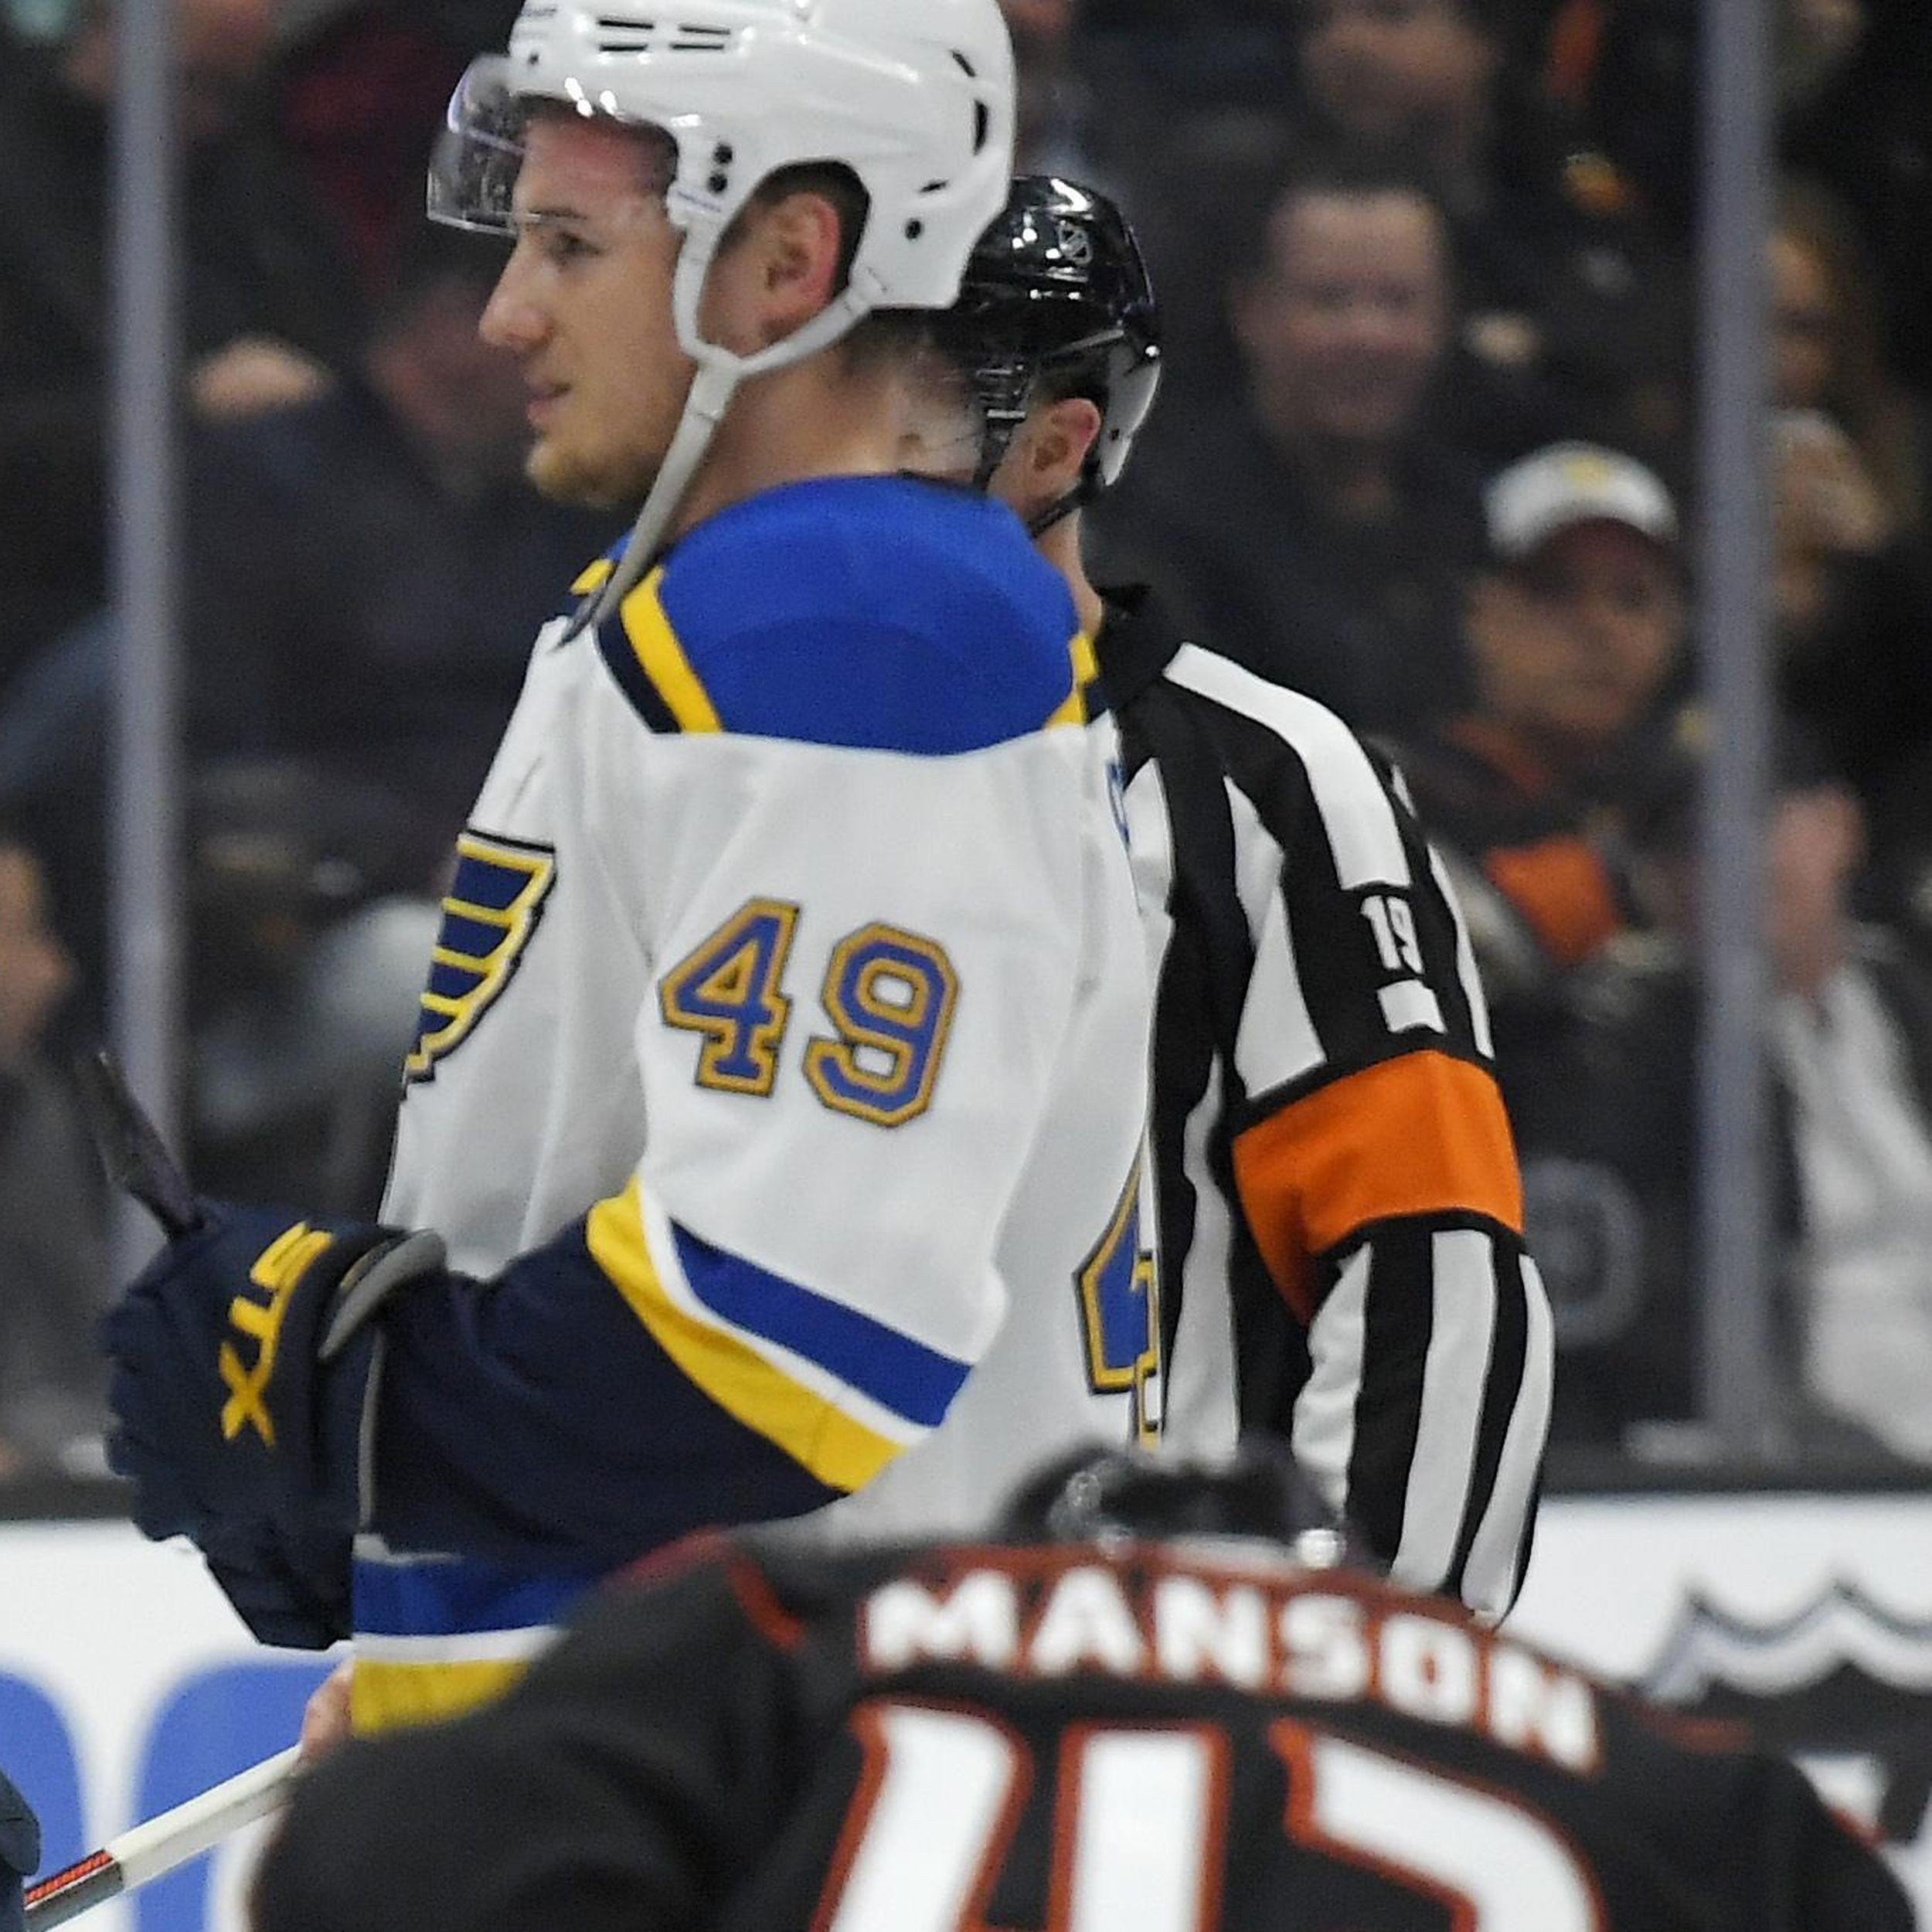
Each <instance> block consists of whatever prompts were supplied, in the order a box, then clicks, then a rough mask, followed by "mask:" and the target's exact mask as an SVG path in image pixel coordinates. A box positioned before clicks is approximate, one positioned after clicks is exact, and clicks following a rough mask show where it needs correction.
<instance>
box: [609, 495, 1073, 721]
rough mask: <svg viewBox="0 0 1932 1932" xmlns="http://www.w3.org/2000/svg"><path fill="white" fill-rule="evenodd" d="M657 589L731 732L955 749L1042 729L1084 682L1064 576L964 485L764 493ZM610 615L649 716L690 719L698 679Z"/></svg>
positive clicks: (674, 560) (1000, 510) (629, 685)
mask: <svg viewBox="0 0 1932 1932" xmlns="http://www.w3.org/2000/svg"><path fill="white" fill-rule="evenodd" d="M658 595H659V597H660V600H661V602H662V610H663V613H664V617H665V620H666V622H667V624H668V630H669V632H670V634H671V637H672V639H673V640H674V641H675V655H676V656H677V657H678V658H679V660H680V662H681V663H682V665H684V666H686V667H688V669H689V675H690V677H691V679H693V680H695V683H696V687H697V689H699V690H700V691H701V692H702V696H703V698H704V699H705V700H706V702H707V703H708V705H709V708H710V709H711V710H712V711H713V712H714V713H715V714H716V718H717V720H718V723H719V726H721V727H722V728H723V730H726V731H731V732H738V733H750V734H752V735H754V736H764V737H773V738H788V739H792V740H798V741H799V742H801V743H809V744H822V745H832V746H838V747H848V748H852V749H858V750H882V751H898V752H904V753H913V754H915V755H925V756H935V757H943V756H946V755H948V754H952V753H962V752H969V751H975V750H981V749H983V748H984V747H987V746H989V745H995V744H1000V743H1005V742H1006V741H1007V740H1009V739H1013V738H1017V737H1022V736H1027V735H1028V734H1029V733H1033V732H1036V731H1038V730H1041V729H1042V728H1043V726H1045V725H1046V723H1047V721H1048V720H1049V719H1050V718H1053V716H1055V715H1056V713H1059V712H1060V711H1061V709H1062V708H1063V706H1065V705H1066V702H1067V699H1068V698H1069V696H1070V694H1071V693H1072V692H1073V669H1072V665H1071V662H1070V655H1069V640H1070V638H1073V636H1074V634H1075V633H1076V631H1077V629H1078V620H1077V617H1076V616H1075V614H1074V611H1073V600H1072V598H1071V597H1070V594H1069V593H1068V591H1067V589H1066V585H1065V584H1064V583H1063V582H1062V581H1061V580H1060V577H1059V575H1058V573H1056V572H1055V571H1054V570H1053V569H1052V568H1051V567H1050V566H1049V565H1048V564H1046V563H1045V562H1044V561H1043V560H1042V559H1041V558H1040V556H1039V555H1038V553H1036V551H1035V550H1034V549H1033V546H1032V544H1031V543H1030V542H1029V540H1028V539H1027V536H1026V532H1025V530H1024V529H1022V527H1021V526H1020V524H1019V521H1018V520H1017V519H1015V517H1014V516H1013V515H1012V513H1011V512H1009V511H1008V510H1007V509H1005V508H1004V507H1003V506H1002V505H999V504H997V503H995V502H991V501H990V500H988V499H987V498H983V497H979V496H975V495H973V494H971V492H966V491H961V490H955V489H948V488H944V487H943V486H940V485H932V484H927V483H921V482H918V481H914V480H913V479H911V478H904V477H886V476H873V477H833V478H821V479H818V480H817V481H811V482H806V483H796V484H791V485H787V486H785V487H784V488H780V489H775V490H770V491H767V492H764V493H763V494H762V495H758V496H756V497H753V498H750V500H749V501H747V502H743V503H740V504H737V505H733V507H732V508H731V509H727V510H724V511H721V512H719V514H718V515H716V516H714V517H712V518H710V519H708V520H707V521H706V522H703V523H702V524H700V525H699V526H698V528H697V529H695V530H693V531H692V532H690V534H689V536H686V537H685V538H684V539H682V541H681V542H680V543H679V544H678V545H677V546H676V547H675V549H672V552H671V553H670V554H669V556H668V557H667V558H666V560H665V565H664V572H663V577H662V583H661V584H660V586H659V591H658ZM604 631H605V633H607V634H605V635H603V636H600V649H601V650H602V651H603V654H604V658H605V661H606V662H607V664H609V665H611V669H612V672H613V675H614V676H615V677H616V679H617V682H618V684H619V685H620V687H621V689H623V690H624V692H625V693H626V695H627V696H628V697H629V698H630V699H631V702H632V704H633V705H634V706H635V707H636V709H638V712H639V713H640V715H641V716H642V717H643V718H644V720H645V723H647V724H648V725H650V726H651V728H652V729H653V730H666V729H669V728H672V726H671V725H670V724H668V723H667V719H672V720H673V721H675V722H679V723H682V721H683V720H685V719H687V718H688V717H689V713H690V710H691V706H690V703H689V701H688V699H689V693H688V692H687V693H686V694H685V697H686V701H685V702H680V701H679V694H678V693H676V692H665V691H664V690H662V689H660V688H658V686H657V685H655V683H654V682H653V680H652V679H651V676H650V675H649V674H648V671H647V669H646V668H645V665H644V664H643V663H642V662H641V659H640V656H639V653H638V650H637V649H636V648H634V641H633V642H631V643H627V642H626V641H624V639H623V638H622V637H621V634H618V631H619V628H618V627H617V625H616V624H614V623H612V624H607V625H605V626H604ZM646 655H648V654H646ZM685 728H689V727H688V726H685Z"/></svg>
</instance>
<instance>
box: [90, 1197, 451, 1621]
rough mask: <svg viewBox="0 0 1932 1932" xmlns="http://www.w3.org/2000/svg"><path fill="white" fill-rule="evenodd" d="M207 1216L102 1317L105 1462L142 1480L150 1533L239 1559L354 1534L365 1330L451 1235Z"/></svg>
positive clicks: (143, 1515)
mask: <svg viewBox="0 0 1932 1932" xmlns="http://www.w3.org/2000/svg"><path fill="white" fill-rule="evenodd" d="M205 1213H206V1219H205V1221H204V1223H203V1224H202V1226H201V1227H199V1229H198V1230H196V1232H195V1233H192V1234H190V1235H189V1236H186V1237H185V1239H183V1240H179V1241H177V1242H175V1243H171V1244H170V1245H169V1246H168V1247H166V1248H165V1249H163V1250H162V1252H161V1253H160V1254H159V1255H158V1256H157V1257H155V1260H153V1261H152V1262H151V1263H150V1264H148V1267H147V1269H146V1270H145V1272H144V1273H143V1274H141V1277H139V1279H138V1280H137V1281H135V1282H134V1285H133V1286H132V1287H130V1288H129V1289H128V1291H127V1293H126V1294H125V1295H124V1296H123V1297H122V1298H121V1302H120V1304H119V1305H118V1306H117V1307H116V1308H114V1309H112V1310H111V1311H110V1312H109V1313H108V1315H107V1316H106V1317H105V1318H104V1320H103V1321H102V1324H101V1338H102V1341H103V1342H104V1345H105V1347H106V1349H107V1355H108V1357H109V1359H110V1361H111V1365H112V1369H113V1374H112V1379H111V1383H110V1384H109V1388H108V1402H109V1404H110V1406H111V1407H112V1409H113V1410H114V1417H115V1426H114V1429H113V1431H112V1433H111V1434H110V1435H109V1437H108V1439H107V1457H108V1461H109V1463H110V1464H111V1465H112V1467H113V1468H114V1469H115V1470H116V1471H118V1473H120V1474H121V1475H124V1476H128V1477H131V1478H132V1479H133V1481H134V1521H135V1522H136V1523H137V1524H138V1526H140V1528H141V1530H142V1531H143V1532H145V1534H147V1535H148V1536H153V1537H156V1538H159V1537H164V1536H178V1535H179V1536H189V1537H192V1539H194V1540H195V1541H196V1543H200V1544H201V1545H202V1546H203V1548H204V1549H208V1550H210V1551H211V1552H219V1553H220V1556H221V1560H225V1561H228V1562H230V1563H234V1562H236V1553H237V1551H239V1550H243V1549H257V1548H259V1547H260V1536H259V1532H260V1531H261V1530H262V1529H264V1528H266V1527H267V1526H271V1525H272V1526H274V1529H275V1531H276V1541H277V1543H278V1544H279V1545H280V1546H281V1548H282V1549H283V1550H284V1552H292V1551H294V1550H298V1549H311V1548H314V1547H317V1546H321V1544H322V1543H325V1542H326V1540H327V1539H329V1538H331V1537H335V1538H345V1537H346V1536H349V1534H351V1533H352V1532H353V1531H354V1530H355V1528H356V1527H357V1524H358V1518H359V1513H360V1512H359V1440H360V1436H361V1431H362V1415H363V1411H364V1409H365V1407H366V1402H367V1398H368V1394H369V1388H370V1386H371V1384H372V1381H373V1379H374V1376H375V1372H376V1362H377V1350H378V1348H379V1330H378V1329H377V1328H375V1327H374V1326H372V1325H370V1323H369V1316H370V1315H372V1314H373V1313H374V1312H375V1311H376V1309H377V1308H379V1307H380V1305H381V1304H382V1303H383V1301H386V1299H387V1298H388V1297H389V1295H391V1294H393V1293H394V1292H395V1291H396V1290H397V1289H398V1288H399V1287H402V1286H403V1285H404V1284H406V1283H407V1282H410V1281H415V1280H417V1279H419V1278H420V1277H423V1276H424V1275H427V1274H435V1273H437V1272H439V1271H440V1270H441V1268H442V1265H443V1243H442V1240H441V1238H440V1236H437V1235H434V1234H427V1233H415V1234H410V1233H401V1232H400V1231H398V1230H396V1229H394V1228H383V1227H375V1226H370V1225H369V1224H368V1223H352V1224H349V1225H344V1226H319V1227H318V1226H312V1225H311V1224H310V1223H308V1222H305V1221H298V1222H297V1223H294V1225H293V1226H291V1225H290V1224H289V1223H288V1221H287V1218H286V1217H285V1216H283V1215H281V1214H278V1213H270V1212H268V1211H267V1210H264V1209H254V1208H224V1207H219V1206H213V1205H212V1204H210V1205H209V1206H206V1209H205ZM298 1567H300V1565H298ZM243 1614H244V1615H246V1614H247V1612H246V1611H244V1613H243Z"/></svg>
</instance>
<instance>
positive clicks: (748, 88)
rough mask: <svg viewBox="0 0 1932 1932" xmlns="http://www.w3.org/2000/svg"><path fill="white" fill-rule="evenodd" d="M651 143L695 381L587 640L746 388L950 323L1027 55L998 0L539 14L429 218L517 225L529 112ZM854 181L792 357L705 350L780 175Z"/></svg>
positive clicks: (522, 25)
mask: <svg viewBox="0 0 1932 1932" xmlns="http://www.w3.org/2000/svg"><path fill="white" fill-rule="evenodd" d="M539 102H542V103H548V104H553V105H555V106H558V107H562V108H563V109H564V110H566V111H568V112H570V113H573V114H580V115H582V116H583V117H585V118H587V119H594V120H606V121H611V122H614V123H616V124H618V125H621V126H625V127H631V128H652V129H655V130H658V131H661V132H662V134H664V135H665V136H666V137H668V139H669V141H671V143H672V145H673V146H674V147H675V155H676V160H675V167H674V168H673V169H672V172H671V175H670V177H669V179H668V181H667V182H666V183H665V213H666V214H667V216H668V219H670V221H671V223H672V225H673V226H675V227H676V228H677V229H679V230H681V231H682V233H683V236H684V243H683V247H682V250H681V253H680V256H679V266H678V269H677V272H676V276H675V281H674V283H673V288H672V315H673V317H674V319H675V324H676V327H677V332H678V338H679V342H680V344H681V345H682V347H683V349H684V351H685V353H686V354H687V355H689V356H690V357H692V359H693V360H694V361H695V362H697V364H698V365H699V373H698V376H697V378H696V380H695V381H694V383H693V384H692V393H691V396H690V400H689V402H688V403H687V405H686V409H685V420H684V421H683V423H682V424H681V425H680V427H679V432H678V434H677V436H676V437H675V439H674V440H673V442H672V447H671V450H670V451H669V452H668V454H667V455H666V457H665V461H664V462H663V464H662V465H661V466H660V469H659V472H658V480H657V482H656V484H655V485H654V486H653V488H652V489H651V493H650V495H649V497H648V499H647V501H646V502H645V505H644V507H643V509H642V510H641V512H640V513H639V515H638V521H637V524H636V526H635V527H634V529H633V532H632V535H631V543H630V545H629V546H628V549H626V551H625V553H624V557H623V559H622V560H621V562H620V563H619V565H618V566H617V570H616V571H615V572H614V573H613V575H612V576H611V579H610V580H609V582H608V583H607V584H606V585H605V587H604V590H603V592H602V593H601V594H600V597H598V598H597V600H596V602H595V604H594V605H593V606H591V607H590V608H589V609H588V610H587V612H586V613H585V614H582V615H580V622H579V627H578V628H582V626H583V624H584V623H587V622H590V621H602V619H603V618H604V617H605V616H606V615H607V614H609V613H610V612H611V611H614V610H615V609H616V608H617V605H618V604H621V602H622V600H623V599H624V597H625V596H626V595H627V594H628V592H629V591H630V590H631V587H632V586H633V585H634V584H635V583H636V582H637V581H638V579H639V578H640V577H641V576H642V575H643V573H644V570H645V567H646V566H647V565H648V562H649V560H650V557H651V554H652V553H653V552H654V551H655V549H656V547H657V546H658V542H659V540H660V539H661V538H662V534H663V532H664V529H665V527H666V526H667V525H668V523H669V522H670V519H671V518H672V515H673V514H674V513H675V510H676V509H677V506H678V505H679V502H681V501H682V498H683V496H684V494H685V490H686V488H688V486H689V482H690V480H691V478H692V475H693V474H695V473H696V469H697V467H698V465H699V463H701V462H702V460H703V457H704V453H705V451H706V448H707V447H709V441H710V437H711V434H712V431H713V428H714V427H715V426H716V422H717V420H718V419H719V417H721V416H722V415H723V413H724V411H725V410H726V408H727V407H728V406H730V400H731V398H732V396H733V394H734V393H735V392H736V388H737V386H738V384H739V383H741V382H742V381H743V380H744V379H745V378H746V377H747V376H752V375H755V374H757V373H760V372H763V371H764V370H767V369H776V368H781V367H784V366H787V365H788V364H790V363H792V362H798V361H801V360H803V359H804V358H805V357H807V356H808V355H813V354H815V353H816V352H818V351H819V350H821V349H825V348H827V347H828V346H829V345H831V344H832V343H833V342H836V341H837V340H838V338H840V337H841V336H842V335H845V333H846V332H848V331H849V329H850V328H852V326H853V325H854V324H855V323H856V322H857V321H859V320H860V319H861V318H862V317H863V316H865V315H867V314H869V312H871V311H873V310H875V309H882V308H894V309H896V308H910V309H927V310H938V309H944V308H947V307H949V306H950V305H951V303H952V302H953V301H954V299H955V298H957V294H958V293H959V287H960V281H961V277H962V275H963V274H964V269H965V265H966V260H967V257H968V255H969V254H970V253H971V250H972V247H973V244H974V243H975V240H977V239H978V236H979V235H980V233H981V231H982V230H984V229H985V226H986V223H988V221H989V220H991V219H992V217H993V216H995V214H996V213H998V210H999V209H1000V207H1001V206H1002V203H1003V202H1004V201H1005V197H1006V192H1007V186H1008V182H1009V176H1010V174H1011V172H1012V141H1013V56H1012V45H1011V43H1010V42H1009V39H1008V37H1007V32H1006V26H1005V19H1004V17H1003V16H1002V13H1001V12H1000V9H999V6H998V0H679V5H678V7H677V9H676V10H675V12H674V13H670V14H667V13H665V12H664V10H663V9H662V8H661V7H660V6H658V5H656V4H655V0H600V5H598V6H597V8H595V9H592V8H589V7H582V6H577V5H572V4H570V3H569V0H525V4H524V6H523V10H522V12H521V13H520V14H519V16H518V18H517V21H516V24H515V27H514V28H513V29H512V31H511V35H510V46H509V53H507V54H502V55H492V56H485V57H484V58H483V59H482V60H479V61H478V62H476V63H473V64H472V66H471V70H470V71H469V73H467V74H465V76H464V79H463V81H462V83H461V84H460V85H459V86H458V87H457V93H456V96H455V97H454V100H452V101H451V111H450V115H449V124H448V127H447V130H446V131H445V133H444V136H443V138H442V140H441V141H440V142H439V144H438V147H437V155H436V158H435V159H434V162H433V163H432V166H431V171H430V215H431V216H432V218H433V219H438V220H442V221H447V222H452V223H454V224H455V225H457V226H465V227H472V228H488V229H495V230H503V229H505V228H512V227H513V226H514V223H513V205H512V198H513V196H514V193H515V181H516V175H517V173H518V172H519V170H520V168H521V167H522V159H523V153H524V133H525V131H526V128H527V125H528V120H529V112H530V110H531V108H532V106H534V105H535V104H537V103H539ZM812 163H835V164H838V165H842V166H844V167H845V168H849V169H850V171H851V172H852V174H853V175H855V177H856V178H857V179H858V181H859V185H860V186H861V187H862V189H864V190H865V192H866V197H867V209H866V218H865V223H864V226H863V228H862V231H861V233H860V235H859V240H858V245H857V247H856V248H855V250H854V252H853V255H852V267H851V271H850V275H849V281H848V284H847V286H846V287H845V291H843V293H842V294H841V295H840V296H839V297H838V298H837V300H836V301H834V302H833V303H832V304H831V305H830V306H829V307H828V308H826V309H825V310H824V311H821V313H820V314H819V315H817V316H815V317H814V318H812V320H811V321H810V322H808V323H807V324H806V325H804V327H803V328H801V329H799V330H798V331H797V332H795V333H794V335H791V336H790V337H788V338H786V339H785V340H784V341H782V342H777V343H774V344H772V345H770V347H769V348H767V349H764V350H762V351H761V352H760V353H759V354H757V355H754V356H749V357H740V356H737V355H733V354H732V353H731V352H729V351H727V350H725V349H721V348H719V346H718V345H716V344H713V343H709V342H706V341H705V339H704V338H703V336H702V332H701V331H700V328H699V303H700V299H701V298H702V294H703V289H704V283H705V277H706V274H707V273H708V271H709V265H710V263H711V261H712V259H713V257H714V255H715V254H716V252H717V249H718V247H719V243H720V241H721V240H722V239H723V236H724V234H725V233H726V230H728V229H729V228H730V224H731V223H732V222H733V219H736V216H737V215H738V214H739V213H740V211H741V210H742V209H743V208H744V207H745V206H747V204H748V203H749V202H750V200H751V199H752V197H753V196H754V195H755V194H756V193H757V191H758V189H759V188H760V186H761V185H763V184H764V182H767V181H769V180H770V179H771V178H772V177H773V176H774V175H776V174H777V173H779V172H781V171H782V170H784V169H785V168H791V167H794V166H799V165H808V164H812Z"/></svg>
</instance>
